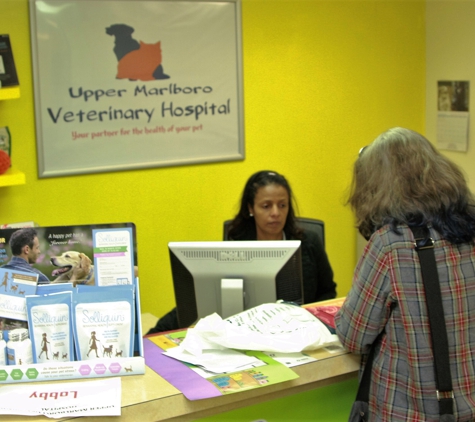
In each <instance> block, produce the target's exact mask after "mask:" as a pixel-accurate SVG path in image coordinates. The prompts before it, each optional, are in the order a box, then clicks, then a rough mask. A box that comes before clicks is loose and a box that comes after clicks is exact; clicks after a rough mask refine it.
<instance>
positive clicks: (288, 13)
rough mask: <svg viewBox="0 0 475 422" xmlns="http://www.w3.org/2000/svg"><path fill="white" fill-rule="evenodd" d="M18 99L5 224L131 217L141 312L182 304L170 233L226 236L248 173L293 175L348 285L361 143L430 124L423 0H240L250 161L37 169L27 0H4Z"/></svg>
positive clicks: (1, 111)
mask: <svg viewBox="0 0 475 422" xmlns="http://www.w3.org/2000/svg"><path fill="white" fill-rule="evenodd" d="M0 11H1V23H0V25H1V27H0V28H1V29H0V32H1V33H9V34H10V37H11V40H12V43H13V48H14V56H15V61H16V63H17V67H18V73H19V77H20V84H21V98H20V99H16V100H8V101H3V102H0V126H6V125H8V126H9V127H10V129H11V133H12V139H13V150H12V156H13V157H12V158H13V163H14V165H15V166H16V167H17V168H19V169H21V170H22V171H23V172H24V173H25V174H26V184H25V185H22V186H14V187H3V188H0V223H7V222H17V221H26V220H34V221H36V222H37V223H38V224H40V225H42V226H49V225H73V224H74V225H76V224H94V223H112V222H125V221H132V222H135V224H136V225H137V234H138V258H139V267H140V282H141V302H142V308H143V311H146V312H152V313H154V314H156V315H160V314H163V313H164V312H166V311H167V310H168V309H169V308H171V307H172V306H173V305H174V295H173V288H172V283H171V275H170V269H169V256H168V250H167V242H169V241H178V240H219V239H221V235H222V221H223V220H225V219H227V218H231V217H232V216H233V215H234V213H235V212H236V210H237V202H238V199H239V195H240V193H241V190H242V187H243V185H244V182H245V180H246V179H247V177H248V176H249V175H250V174H251V173H253V172H254V171H257V170H260V169H264V168H266V169H275V170H277V171H279V172H281V173H283V174H285V175H286V176H287V177H288V179H289V180H290V182H291V184H292V186H293V189H294V191H295V194H296V197H297V200H298V205H299V211H300V215H302V216H307V217H316V218H320V219H323V220H324V221H325V223H326V234H327V251H328V254H329V257H330V261H331V263H332V266H333V268H334V271H335V280H336V281H337V283H338V286H339V287H338V293H339V295H340V296H342V295H346V293H347V291H348V289H349V287H350V284H351V278H352V273H353V269H354V265H355V244H356V241H355V236H356V232H355V230H354V224H353V218H352V214H351V211H350V209H349V208H347V207H345V206H344V205H343V203H344V195H345V192H346V189H347V187H348V184H349V180H350V176H351V167H352V163H353V161H354V159H355V157H356V154H357V152H358V150H359V148H360V147H361V146H363V145H365V144H367V143H369V142H370V141H371V140H372V139H373V138H374V137H376V136H377V135H378V134H379V133H380V132H381V131H383V130H385V129H387V128H389V127H392V126H406V127H410V128H412V129H414V130H417V131H421V132H423V128H424V118H425V115H424V107H425V104H424V99H425V93H424V90H425V76H424V75H425V56H424V55H425V24H424V13H425V3H424V2H423V1H389V0H387V1H386V0H379V1H361V2H360V1H350V0H348V1H319V0H310V1H304V0H301V1H300V0H294V1H291V0H289V1H285V0H262V1H260V0H244V1H243V3H242V28H243V61H244V89H245V94H244V102H245V136H246V141H245V142H246V159H245V160H244V161H240V162H231V163H218V164H202V165H193V166H181V167H172V168H156V169H148V170H135V171H124V172H116V173H105V174H91V175H81V176H70V177H56V178H49V179H38V177H37V164H36V144H35V132H34V106H33V93H32V74H31V60H30V42H29V36H30V35H29V20H28V3H27V0H0Z"/></svg>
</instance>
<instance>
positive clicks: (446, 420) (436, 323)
mask: <svg viewBox="0 0 475 422" xmlns="http://www.w3.org/2000/svg"><path fill="white" fill-rule="evenodd" d="M410 229H411V230H412V233H413V234H414V239H415V244H414V246H415V248H416V251H417V254H418V255H419V261H420V264H421V271H422V281H423V284H424V291H425V294H426V300H427V314H428V317H429V324H430V332H431V338H432V349H433V351H434V371H435V382H436V392H435V393H436V395H437V400H438V401H439V421H440V422H455V416H454V393H453V390H452V377H451V374H450V364H449V342H448V339H447V330H446V326H445V317H444V308H443V307H442V294H441V292H440V283H439V274H438V272H437V266H436V263H435V255H434V241H433V240H432V239H431V238H430V235H429V229H428V228H427V227H410ZM380 336H381V334H380V335H379V336H378V338H377V339H376V340H375V342H374V343H373V345H372V346H371V350H370V352H369V355H368V360H367V362H366V366H365V369H364V372H363V376H362V378H361V381H360V385H359V387H358V393H357V394H356V400H355V402H354V403H353V407H352V408H351V413H350V417H349V419H348V421H349V422H366V421H368V418H369V416H368V414H369V412H368V401H369V387H370V382H371V370H372V364H373V358H374V349H375V346H376V345H377V344H378V342H379V340H380V338H379V337H380Z"/></svg>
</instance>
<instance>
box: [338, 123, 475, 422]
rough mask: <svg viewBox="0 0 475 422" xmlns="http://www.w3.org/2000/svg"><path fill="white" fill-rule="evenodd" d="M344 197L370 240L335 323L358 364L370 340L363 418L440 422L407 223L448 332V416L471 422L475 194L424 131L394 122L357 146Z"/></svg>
mask: <svg viewBox="0 0 475 422" xmlns="http://www.w3.org/2000/svg"><path fill="white" fill-rule="evenodd" d="M348 203H349V204H350V205H351V207H352V209H353V211H354V213H355V216H356V220H357V226H358V229H359V231H360V233H361V234H362V235H363V236H364V237H365V238H366V239H369V242H368V244H367V246H366V247H365V249H364V252H363V255H362V256H361V258H360V260H359V262H358V264H357V266H356V269H355V273H354V278H353V285H352V288H351V290H350V292H349V294H348V296H347V298H346V301H345V302H344V304H343V306H342V307H341V309H340V310H339V312H338V314H337V316H336V319H335V322H336V327H337V328H336V331H337V335H338V337H339V338H340V340H341V341H342V343H343V345H344V346H345V347H346V348H347V349H348V350H350V351H351V352H355V353H360V354H362V355H363V356H362V358H363V359H362V369H364V365H365V362H366V357H367V354H368V352H369V350H370V348H371V346H372V344H373V343H374V342H375V341H376V339H378V340H377V344H376V345H375V346H376V348H375V354H374V361H373V370H372V373H371V386H370V394H369V419H368V420H369V421H391V422H395V421H404V422H407V421H414V422H416V421H417V422H420V421H438V420H439V403H438V398H437V392H436V379H435V373H434V356H433V349H432V338H431V334H430V330H429V321H428V314H427V304H426V295H425V291H424V285H423V281H422V275H421V270H420V268H421V267H420V263H419V258H418V255H417V252H416V250H415V247H414V242H415V240H414V236H413V234H412V231H411V229H410V227H423V226H426V227H428V229H429V232H430V237H431V238H432V239H433V243H434V253H435V260H436V266H437V272H438V274H439V281H440V290H441V295H442V303H443V310H444V315H445V322H446V327H447V336H448V349H449V361H450V372H451V378H452V386H453V393H454V415H455V418H456V420H458V421H473V420H475V388H474V386H475V363H474V358H473V351H474V350H475V247H474V239H475V201H474V198H473V196H472V194H471V193H470V191H469V189H468V186H467V183H466V181H465V178H464V176H463V173H462V172H461V170H460V169H459V168H458V167H457V166H456V165H455V164H454V163H452V162H451V161H450V160H449V159H447V158H446V157H444V156H443V155H442V154H440V153H439V152H438V151H437V150H436V148H435V147H434V146H433V145H432V144H431V143H430V142H429V141H428V140H427V139H426V138H424V137H423V136H422V135H420V134H419V133H417V132H414V131H412V130H409V129H404V128H393V129H390V130H388V131H387V132H384V133H383V134H381V135H380V136H379V137H377V138H376V140H375V141H374V142H372V143H371V144H370V145H369V146H368V147H366V148H364V149H362V151H360V155H359V157H358V159H357V161H356V163H355V165H354V173H353V181H352V186H351V191H350V196H349V200H348Z"/></svg>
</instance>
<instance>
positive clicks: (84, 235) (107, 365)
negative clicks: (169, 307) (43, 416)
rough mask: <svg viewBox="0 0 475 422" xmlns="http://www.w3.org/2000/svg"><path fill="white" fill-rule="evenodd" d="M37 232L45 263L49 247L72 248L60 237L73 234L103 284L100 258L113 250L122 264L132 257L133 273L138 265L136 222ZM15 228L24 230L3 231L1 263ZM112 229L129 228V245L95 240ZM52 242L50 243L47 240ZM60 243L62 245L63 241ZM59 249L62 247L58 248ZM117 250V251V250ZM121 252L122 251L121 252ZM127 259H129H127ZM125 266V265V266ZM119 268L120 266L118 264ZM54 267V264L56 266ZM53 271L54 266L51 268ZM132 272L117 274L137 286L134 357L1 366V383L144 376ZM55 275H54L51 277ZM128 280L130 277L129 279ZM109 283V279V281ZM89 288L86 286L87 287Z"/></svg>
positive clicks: (137, 306)
mask: <svg viewBox="0 0 475 422" xmlns="http://www.w3.org/2000/svg"><path fill="white" fill-rule="evenodd" d="M34 229H35V230H36V231H37V232H38V238H39V239H40V243H42V246H41V249H42V250H43V251H46V253H45V258H44V260H45V263H44V266H45V267H46V265H49V266H50V267H51V264H49V263H48V264H46V261H49V254H48V246H49V247H50V248H51V250H54V253H55V254H58V253H59V252H61V249H64V250H69V249H73V247H72V246H71V244H70V243H68V242H59V241H58V239H61V236H62V235H64V237H63V239H64V238H65V237H68V236H69V237H70V239H75V240H74V242H76V243H75V244H74V249H81V251H82V252H83V253H85V254H86V255H88V256H91V257H92V258H93V262H94V273H95V284H96V285H99V286H101V284H102V280H101V262H100V260H101V259H106V260H107V259H109V258H110V259H113V256H114V253H120V258H118V259H119V260H121V262H122V263H124V262H127V261H129V260H130V267H131V274H132V275H133V274H134V272H133V271H134V267H136V266H137V258H136V248H134V246H135V244H136V241H135V238H136V235H135V225H133V224H132V223H123V224H114V225H95V226H74V227H35V228H34ZM16 230H22V229H4V230H0V250H1V251H2V252H1V253H0V265H3V264H5V263H6V262H8V260H9V258H10V256H11V251H10V250H9V246H8V239H9V237H10V236H11V234H12V233H13V232H14V231H16ZM108 230H111V231H115V230H118V231H121V230H126V231H128V232H129V233H130V234H131V236H130V244H129V245H124V244H121V245H106V246H105V245H104V244H101V243H100V241H97V240H96V239H94V232H96V231H98V232H100V233H104V232H107V231H108ZM48 238H49V239H50V240H49V245H48V240H47V239H48ZM60 243H61V244H60ZM58 249H59V250H58ZM114 251H115V252H114ZM118 251H120V252H118ZM124 260H126V261H124ZM41 265H42V263H41V262H37V264H35V266H37V267H40V268H41V270H42V271H43V268H44V267H42V266H41ZM104 265H106V266H107V265H108V263H107V262H106V264H102V267H104ZM126 266H127V265H125V266H124V267H126ZM119 267H120V265H119ZM53 268H54V267H53ZM50 272H52V269H50ZM44 273H45V275H47V276H49V274H48V272H46V271H44ZM129 275H130V272H129V274H119V273H117V274H115V276H117V277H116V278H117V280H121V282H122V283H124V282H125V283H127V284H130V283H132V284H134V286H135V322H136V329H135V339H134V340H135V341H134V356H132V357H115V356H112V357H110V358H100V359H94V360H82V361H70V362H62V361H59V360H55V359H54V358H53V357H51V358H50V360H49V362H47V363H36V364H25V365H7V366H0V385H2V384H11V383H20V382H37V381H56V380H72V379H86V378H89V379H91V378H102V377H111V376H127V375H142V374H144V373H145V359H144V350H143V341H142V329H141V326H142V325H141V311H140V289H139V279H138V277H132V278H133V280H130V277H129V278H128V276H129ZM52 278H53V277H52ZM127 279H128V280H129V281H128V282H127ZM107 283H108V284H107V285H111V284H110V280H109V281H108V282H107ZM102 285H103V286H104V289H107V288H108V287H107V285H104V284H102ZM86 288H87V287H86Z"/></svg>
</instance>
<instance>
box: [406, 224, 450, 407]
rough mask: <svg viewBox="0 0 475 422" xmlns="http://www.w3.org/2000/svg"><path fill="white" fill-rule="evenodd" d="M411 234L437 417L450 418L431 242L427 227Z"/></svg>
mask: <svg viewBox="0 0 475 422" xmlns="http://www.w3.org/2000/svg"><path fill="white" fill-rule="evenodd" d="M410 229H411V230H412V233H413V234H414V240H415V243H414V246H415V248H416V251H417V254H418V255H419V261H420V264H421V271H422V281H423V283H424V290H425V294H426V301H427V314H428V318H429V324H430V333H431V338H432V349H433V351H434V370H435V382H436V387H437V390H436V391H437V400H438V401H439V414H440V415H446V414H450V415H452V414H453V412H454V393H453V389H452V377H451V374H450V364H449V342H448V339H447V329H446V325H445V317H444V308H443V307H442V294H441V292H440V283H439V274H438V272H437V266H436V262H435V255H434V241H433V240H432V239H431V237H430V233H429V229H428V228H427V227H410Z"/></svg>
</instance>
